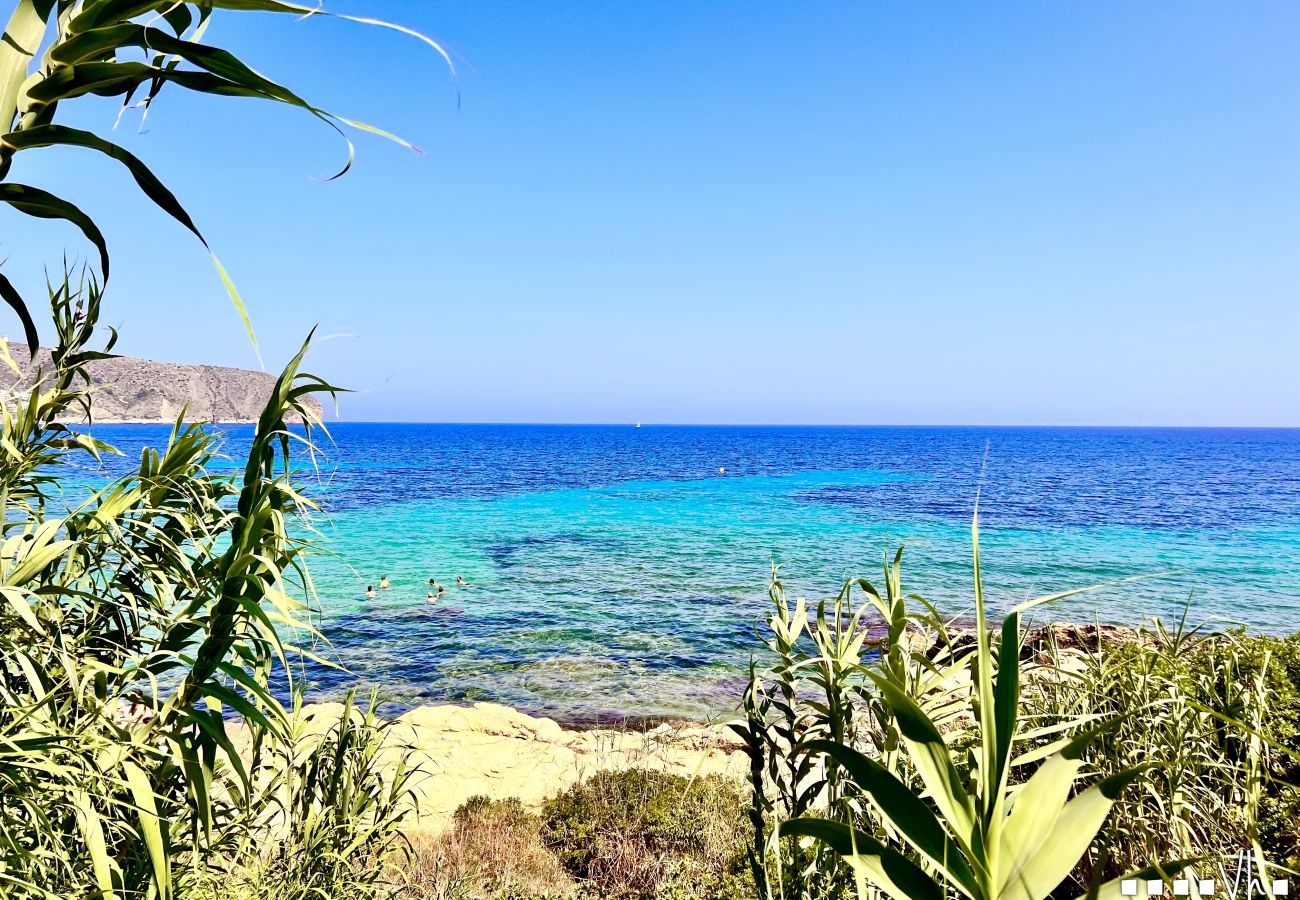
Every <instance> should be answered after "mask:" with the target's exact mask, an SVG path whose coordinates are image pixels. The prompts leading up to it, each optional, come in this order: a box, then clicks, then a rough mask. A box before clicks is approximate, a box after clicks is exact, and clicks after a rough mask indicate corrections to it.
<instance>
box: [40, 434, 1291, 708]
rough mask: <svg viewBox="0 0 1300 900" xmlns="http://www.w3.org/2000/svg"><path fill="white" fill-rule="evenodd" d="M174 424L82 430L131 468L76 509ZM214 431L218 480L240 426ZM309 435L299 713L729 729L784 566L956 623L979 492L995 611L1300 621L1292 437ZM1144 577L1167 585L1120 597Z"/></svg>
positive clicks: (73, 490)
mask: <svg viewBox="0 0 1300 900" xmlns="http://www.w3.org/2000/svg"><path fill="white" fill-rule="evenodd" d="M168 431H169V429H167V428H164V427H158V426H144V425H137V426H127V425H120V426H106V425H97V426H95V428H94V434H95V436H96V437H98V438H100V439H101V440H105V441H108V442H110V443H113V444H115V445H117V446H118V447H119V448H120V449H121V450H122V451H123V452H124V456H123V457H121V458H120V459H111V460H110V461H109V462H108V463H107V464H106V466H105V467H104V468H102V469H86V468H84V467H83V468H81V469H78V470H76V471H75V472H70V473H69V479H68V488H67V491H66V493H67V496H68V498H69V499H70V500H72V499H77V494H78V492H79V491H82V490H84V487H85V485H86V484H97V483H102V482H103V481H104V480H106V479H108V478H111V477H114V476H116V475H119V474H121V473H122V472H123V471H125V470H126V469H127V468H129V467H130V466H132V465H134V464H135V463H136V462H137V461H138V459H139V453H140V450H141V448H142V447H145V446H148V445H151V444H152V445H157V444H160V443H163V442H165V441H166V438H167V434H168ZM224 431H225V435H224V441H225V452H226V453H227V454H228V455H229V457H230V459H229V460H228V461H226V462H225V463H224V464H226V465H230V466H232V467H233V466H235V465H237V463H238V456H239V454H240V453H241V452H242V450H243V448H244V447H246V446H247V442H248V438H249V436H250V434H251V427H248V426H228V427H225V429H224ZM320 444H321V453H320V454H319V455H318V456H317V457H316V458H315V460H312V459H309V458H308V457H307V456H306V455H304V454H301V453H300V454H299V456H298V459H297V462H298V463H299V464H300V465H301V467H302V478H303V481H304V482H305V485H306V489H307V491H308V492H309V493H310V494H311V495H313V496H314V497H315V498H317V499H318V500H319V501H320V502H321V504H322V508H323V511H322V513H321V514H320V515H319V516H317V517H316V519H315V520H314V521H313V523H312V524H313V525H314V527H315V528H316V529H317V530H318V531H319V533H320V536H321V539H322V541H323V546H322V552H321V553H320V554H318V555H316V556H315V557H313V558H312V560H311V562H310V567H311V574H312V578H313V580H314V584H315V588H316V592H317V597H316V598H315V602H316V603H317V605H318V607H319V612H320V623H319V624H320V627H321V629H322V631H323V632H324V634H325V636H326V637H327V638H328V640H329V645H328V646H327V647H325V648H323V649H324V652H325V653H326V654H327V655H329V656H330V658H331V659H332V660H333V661H334V662H335V663H336V666H337V667H322V666H319V665H312V666H310V667H308V669H307V670H306V671H305V672H304V673H303V677H304V679H305V683H306V684H307V686H308V694H309V698H310V699H331V698H337V697H339V696H340V695H341V694H342V693H343V692H344V691H345V690H346V689H347V688H349V687H353V686H359V687H361V688H362V689H369V688H371V687H378V688H379V689H380V691H381V697H382V698H383V699H384V700H385V701H386V702H387V703H388V708H389V709H392V710H401V709H404V708H409V707H412V706H416V705H420V704H424V703H431V702H446V701H451V702H466V701H475V700H488V701H495V702H499V703H505V704H509V705H511V706H514V707H516V708H519V709H523V710H527V711H530V712H534V713H541V714H545V715H548V716H551V717H553V718H556V719H558V720H560V721H562V722H565V723H569V724H591V723H598V722H610V721H618V720H630V719H637V720H640V719H654V718H691V719H696V720H700V719H711V718H717V717H725V716H727V715H728V714H730V713H731V712H732V711H733V710H734V709H735V707H736V703H737V701H738V699H739V696H740V693H741V691H742V689H743V686H744V681H745V672H746V669H747V666H748V665H749V662H750V659H751V658H752V657H753V656H755V655H756V654H757V655H759V657H760V659H761V655H762V643H761V640H760V637H761V632H762V627H763V622H764V619H765V616H766V612H767V609H768V606H769V599H768V587H769V584H770V582H771V579H772V577H773V573H774V572H777V573H779V578H780V580H781V582H782V583H783V584H784V586H785V589H786V591H787V592H788V593H789V595H790V596H792V597H797V596H805V597H807V598H809V599H810V600H818V599H822V598H828V597H833V596H834V595H835V594H836V593H837V592H838V590H839V589H840V587H841V585H842V584H843V583H844V581H845V580H846V579H848V578H858V577H865V578H867V579H868V580H871V581H873V582H875V583H877V584H880V583H881V573H882V566H883V562H884V560H885V559H887V558H892V556H893V554H894V553H895V552H896V551H897V550H898V549H899V548H900V547H901V548H904V549H903V572H904V575H903V586H904V589H905V590H906V591H907V592H909V593H915V594H918V595H920V596H923V597H925V598H926V599H927V600H929V601H931V602H932V603H934V604H936V605H937V606H938V608H939V609H941V610H942V611H943V612H944V613H945V614H950V615H952V616H955V617H961V616H964V615H969V614H970V612H971V608H972V596H973V593H972V587H973V584H972V571H971V526H972V519H973V516H974V514H975V510H976V504H977V501H978V508H979V524H980V546H981V562H982V567H983V576H984V584H985V590H986V593H987V595H988V596H989V598H990V602H991V603H992V604H993V606H994V607H995V608H1002V609H1005V608H1006V607H1008V606H1010V605H1013V604H1015V603H1018V602H1020V601H1023V600H1026V599H1029V598H1031V597H1034V596H1038V595H1042V594H1048V593H1053V592H1057V591H1062V590H1066V589H1069V588H1074V587H1084V586H1090V585H1103V586H1102V587H1100V588H1098V589H1097V590H1095V591H1092V592H1089V593H1086V594H1081V595H1077V596H1074V597H1071V598H1069V599H1067V600H1064V601H1060V602H1059V603H1056V604H1053V605H1050V606H1047V607H1042V608H1040V609H1039V610H1038V612H1037V616H1038V618H1039V619H1040V620H1042V619H1048V618H1051V619H1057V620H1072V621H1093V620H1101V621H1106V622H1118V623H1137V622H1139V621H1142V620H1144V619H1150V618H1152V617H1158V618H1160V619H1161V620H1162V621H1164V622H1165V623H1166V624H1169V625H1173V624H1176V623H1178V622H1180V621H1183V620H1184V619H1185V620H1186V622H1187V623H1188V625H1189V626H1192V625H1199V624H1206V625H1207V627H1214V628H1225V627H1235V626H1238V625H1239V626H1243V627H1246V628H1249V629H1251V630H1255V631H1263V632H1287V631H1293V630H1297V629H1300V429H1200V428H1178V429H1171V428H1002V427H998V428H978V427H960V428H959V427H952V428H931V427H925V428H920V427H854V428H849V427H815V428H814V427H694V426H690V427H687V426H656V425H645V426H644V427H636V426H633V425H630V424H629V425H618V426H595V425H591V426H588V425H452V424H437V425H424V424H420V425H417V424H353V423H339V424H333V425H331V426H330V437H329V438H324V437H323V436H322V437H321V439H320ZM1137 575H1159V577H1155V578H1150V579H1145V580H1140V581H1128V582H1123V583H1119V584H1116V583H1115V582H1120V581H1121V580H1122V579H1126V578H1129V577H1130V576H1137ZM382 576H387V578H388V580H389V581H390V583H391V587H390V588H388V589H386V590H380V589H379V582H380V578H381V577H382ZM457 576H460V578H461V579H463V581H464V582H466V584H465V585H464V586H461V585H458V584H457ZM431 578H432V579H435V580H436V581H437V582H438V583H439V584H441V585H443V586H444V587H445V594H444V595H443V597H442V599H441V600H440V601H439V602H438V603H436V604H428V603H426V594H427V592H428V590H429V588H428V581H429V579H431ZM369 585H373V586H375V588H376V595H375V597H374V598H373V599H367V597H366V588H367V586H369ZM1105 585H1110V586H1105Z"/></svg>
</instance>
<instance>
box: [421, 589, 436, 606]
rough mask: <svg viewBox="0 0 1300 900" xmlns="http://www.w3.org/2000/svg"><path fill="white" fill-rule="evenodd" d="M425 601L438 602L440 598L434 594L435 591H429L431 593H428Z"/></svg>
mask: <svg viewBox="0 0 1300 900" xmlns="http://www.w3.org/2000/svg"><path fill="white" fill-rule="evenodd" d="M424 602H425V603H437V602H438V598H437V597H435V596H433V591H429V593H428V594H426V595H425V597H424Z"/></svg>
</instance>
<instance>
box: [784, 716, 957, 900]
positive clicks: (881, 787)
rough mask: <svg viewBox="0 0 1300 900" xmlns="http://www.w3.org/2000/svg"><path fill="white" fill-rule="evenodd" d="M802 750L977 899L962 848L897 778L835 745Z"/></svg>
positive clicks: (815, 743)
mask: <svg viewBox="0 0 1300 900" xmlns="http://www.w3.org/2000/svg"><path fill="white" fill-rule="evenodd" d="M805 749H807V750H808V751H810V752H813V753H824V754H826V755H827V756H829V757H831V758H832V759H834V760H835V761H836V762H837V763H839V764H840V766H841V767H843V769H844V771H845V772H847V773H848V774H849V777H850V778H852V779H853V782H854V784H856V785H857V786H858V787H859V788H860V789H861V790H862V791H863V792H864V793H865V794H867V796H868V797H870V798H871V801H872V803H874V804H875V806H876V808H877V809H879V810H880V812H881V814H882V815H883V816H884V817H885V818H886V819H887V820H888V821H889V823H890V824H891V825H892V826H893V827H894V828H895V829H897V830H898V832H899V833H900V834H902V835H903V837H904V838H906V839H907V841H908V843H910V844H911V845H912V846H913V847H915V848H916V849H917V850H918V851H920V852H921V853H923V854H925V856H927V857H929V859H930V860H931V861H932V862H933V863H934V864H935V865H937V866H939V867H940V868H941V869H943V870H944V871H945V873H946V874H947V875H948V877H949V878H950V879H951V880H952V882H953V883H955V884H956V885H957V886H958V887H959V888H960V889H961V890H962V891H963V892H964V893H965V894H967V895H968V896H971V897H974V896H977V892H978V886H977V885H976V882H975V876H974V875H973V874H972V872H971V870H970V866H969V865H968V864H967V862H966V857H965V854H964V853H963V852H962V848H961V847H960V846H959V845H958V844H957V842H955V841H953V840H952V838H950V837H949V836H948V834H947V832H945V831H944V829H943V826H942V825H941V824H940V823H939V820H938V819H937V818H935V815H934V812H933V811H931V809H930V807H928V806H926V805H925V802H924V801H923V800H921V798H920V797H918V796H916V794H915V793H914V792H913V791H912V789H911V788H910V787H908V786H907V785H905V784H903V782H901V781H900V780H899V779H898V776H896V775H895V774H894V773H893V772H891V771H889V770H888V769H887V768H885V767H884V766H883V765H881V764H880V763H879V762H877V761H876V760H874V759H871V758H870V757H868V756H865V755H864V754H862V753H859V752H858V751H857V750H854V749H853V748H852V747H848V746H846V745H844V744H838V743H836V742H834V741H810V742H809V743H808V744H806V745H805Z"/></svg>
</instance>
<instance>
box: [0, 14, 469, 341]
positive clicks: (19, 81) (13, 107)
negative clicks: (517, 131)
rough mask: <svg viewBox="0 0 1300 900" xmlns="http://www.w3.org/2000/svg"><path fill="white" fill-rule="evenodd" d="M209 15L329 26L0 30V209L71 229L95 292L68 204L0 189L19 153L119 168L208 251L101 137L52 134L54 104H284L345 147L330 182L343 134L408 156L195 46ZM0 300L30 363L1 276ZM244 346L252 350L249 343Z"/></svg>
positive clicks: (163, 18)
mask: <svg viewBox="0 0 1300 900" xmlns="http://www.w3.org/2000/svg"><path fill="white" fill-rule="evenodd" d="M217 9H219V10H222V11H227V12H255V11H260V12H270V13H280V14H288V15H294V16H301V17H304V18H306V17H313V16H324V15H331V13H328V12H326V11H325V10H324V9H323V8H321V7H319V6H315V5H301V4H297V3H291V2H286V0H203V2H191V3H185V2H176V0H17V4H16V7H15V9H14V11H13V13H12V15H11V17H10V19H9V22H8V25H7V26H6V28H5V31H4V36H3V41H0V202H4V203H8V204H9V205H10V206H12V207H13V208H14V209H16V210H18V211H19V212H21V213H24V214H26V215H29V216H34V217H36V218H42V219H61V220H63V221H66V222H68V223H70V224H72V225H73V226H74V227H76V228H77V229H78V230H79V231H80V232H81V233H82V235H83V236H84V237H85V238H86V240H87V241H89V242H90V243H91V244H92V245H93V246H94V247H95V249H96V250H97V251H98V253H99V258H100V277H101V279H102V281H103V282H107V281H108V276H109V268H110V267H109V256H108V245H107V242H106V241H105V239H104V235H103V233H102V232H101V231H100V229H99V227H98V226H97V225H96V224H95V222H94V221H93V220H92V219H91V218H90V217H89V216H87V215H86V214H85V213H84V212H82V211H81V209H79V208H78V207H77V206H76V205H75V204H74V203H73V202H71V201H69V200H67V199H65V198H62V197H57V196H55V195H54V194H51V193H49V192H48V191H45V190H43V189H41V188H38V187H33V186H30V185H25V184H19V183H16V182H12V181H8V180H7V179H8V176H9V171H10V168H11V166H12V164H13V161H14V157H15V155H16V154H18V153H19V152H22V151H24V150H33V149H38V148H42V147H76V148H80V149H83V150H89V151H93V152H96V153H100V154H103V155H104V156H107V157H108V158H110V159H113V160H115V161H117V162H118V163H120V164H121V165H122V166H123V168H125V169H126V172H127V174H129V175H130V176H131V178H132V179H133V180H134V181H135V183H136V185H137V187H139V189H140V190H141V191H142V192H143V193H144V194H145V196H146V197H148V198H149V200H151V201H152V202H153V203H154V204H155V205H156V206H158V208H159V209H160V210H162V211H163V212H164V213H166V214H167V215H168V216H170V217H171V218H172V219H174V220H175V221H176V222H178V223H179V224H180V225H181V226H183V227H184V228H186V229H188V230H189V231H190V232H192V233H193V234H194V236H195V237H197V238H198V239H199V240H200V241H201V242H202V243H203V245H204V247H207V241H206V240H205V239H204V238H203V235H202V233H201V232H200V231H199V228H198V226H197V225H195V223H194V221H193V219H191V218H190V215H189V213H188V212H187V211H186V210H185V208H184V206H182V205H181V203H180V201H179V200H177V198H176V196H175V195H174V194H173V193H172V192H171V191H170V190H168V188H167V187H166V186H165V185H164V184H163V183H162V182H161V181H160V180H159V179H158V178H157V176H155V175H154V173H153V172H152V171H151V170H150V169H149V167H148V166H147V165H145V163H144V162H143V161H142V160H140V159H139V158H137V157H136V156H135V155H134V154H132V153H130V152H129V151H127V150H126V149H125V148H123V147H121V146H120V145H118V144H115V143H113V141H111V140H110V139H108V138H106V137H104V136H102V135H99V134H95V133H93V132H91V131H85V130H82V129H78V128H71V127H69V126H67V125H61V124H58V123H57V122H55V115H56V113H57V112H58V110H59V108H60V105H61V104H64V103H67V102H68V101H71V100H74V99H76V98H78V97H83V96H86V95H90V94H94V95H98V96H104V97H115V98H119V99H120V100H121V102H122V106H123V109H124V110H125V109H126V108H127V107H129V106H131V105H133V104H134V105H136V106H138V107H139V108H141V109H143V110H145V111H146V112H147V111H148V109H149V106H150V105H151V104H152V102H153V100H154V99H155V98H156V97H157V96H158V93H159V92H160V91H161V90H162V89H163V87H164V86H166V85H172V86H173V87H174V89H184V90H187V91H192V92H195V93H201V94H208V95H211V96H220V97H242V98H251V99H260V100H269V101H272V102H276V103H281V104H285V105H287V106H292V107H296V108H298V109H301V110H303V111H305V112H306V113H307V114H309V115H311V116H314V117H315V118H317V119H319V120H320V121H322V122H324V123H325V124H326V125H328V126H329V127H330V128H332V129H333V130H334V131H336V132H337V133H338V134H339V135H340V136H343V137H344V140H345V142H346V145H347V162H346V163H345V165H344V166H343V167H342V169H341V171H339V172H338V173H336V174H335V175H333V176H331V177H333V178H337V177H339V176H340V175H342V174H343V173H344V172H346V171H347V170H348V168H350V167H351V165H352V159H353V154H354V150H353V146H352V142H351V141H350V140H348V139H347V138H346V136H345V135H344V128H345V127H346V128H350V129H351V128H356V129H361V130H363V131H367V132H370V133H372V134H378V135H380V136H382V137H385V138H388V139H390V140H394V141H397V142H398V143H400V144H403V145H404V146H408V147H409V146H410V145H409V144H406V142H405V141H402V140H401V139H400V138H397V137H395V136H394V135H391V134H389V133H387V132H385V131H383V130H381V129H378V128H375V127H374V126H371V125H367V124H365V123H363V122H357V121H354V120H352V119H348V118H344V117H342V116H337V115H334V114H333V113H330V112H327V111H325V110H323V109H320V108H319V107H317V106H315V105H313V104H312V103H310V102H308V101H307V100H305V99H303V98H302V97H300V96H299V95H298V94H296V93H295V92H293V91H291V90H289V89H288V88H286V87H284V86H283V85H281V84H278V83H276V82H274V81H272V80H270V79H268V78H267V77H265V76H264V75H261V74H260V73H258V72H257V71H255V70H254V69H253V68H251V67H249V66H248V65H247V64H246V63H244V62H243V61H242V60H241V59H239V58H238V57H237V56H235V55H234V54H232V53H231V52H229V51H228V50H225V49H223V48H221V47H217V46H213V45H211V44H207V43H204V41H203V38H204V33H205V32H206V30H207V27H208V25H209V24H210V21H211V16H212V13H213V11H214V10H217ZM340 18H344V19H352V20H354V21H359V22H365V23H367V24H372V25H380V26H383V27H387V28H393V29H395V30H398V31H401V32H404V33H406V34H409V35H413V36H414V37H416V38H418V39H420V40H422V41H424V42H425V43H426V44H428V45H429V46H430V47H432V48H433V49H434V50H435V51H437V52H438V53H439V54H440V55H441V56H442V58H443V59H444V60H446V61H447V64H448V65H449V66H450V64H451V61H450V59H449V58H448V57H447V55H446V53H445V52H443V50H442V48H440V47H439V46H438V45H437V44H436V43H434V42H433V41H431V40H429V39H428V38H425V37H424V36H422V35H419V34H417V33H416V32H413V31H410V30H409V29H405V28H400V27H398V26H393V25H389V24H387V23H383V22H378V21H376V20H373V19H359V18H356V17H352V16H341V17H340ZM42 51H43V52H42ZM212 261H213V264H214V265H215V266H216V269H217V272H218V274H219V275H220V277H221V279H222V282H223V283H224V284H225V285H226V288H227V290H228V292H229V294H230V297H231V299H232V300H233V301H234V303H235V306H236V308H237V309H238V311H239V314H240V316H241V317H242V318H243V320H244V324H245V326H246V327H247V328H248V331H249V336H250V338H251V337H252V326H251V324H250V323H249V319H248V312H247V310H246V309H245V307H244V304H243V301H242V300H241V299H240V297H239V294H238V292H237V291H236V290H235V288H234V285H233V283H232V282H231V281H230V279H229V277H228V276H227V275H226V272H225V269H224V268H222V266H221V263H220V262H218V261H217V258H216V256H213V257H212ZM0 297H3V298H4V300H5V302H6V303H8V304H9V306H10V307H11V308H12V309H13V310H14V311H15V312H16V313H17V314H18V316H19V318H20V319H21V320H22V323H23V328H24V331H25V332H26V337H27V342H28V344H29V346H30V348H31V351H32V353H33V354H35V352H36V347H37V344H38V335H37V331H36V322H35V319H34V318H33V316H32V314H31V312H30V310H29V309H28V306H27V303H26V302H25V301H24V300H23V298H22V296H21V294H20V293H19V291H18V290H17V289H16V288H15V287H14V285H13V284H12V282H10V281H9V279H8V278H7V277H5V276H4V275H3V274H0ZM253 343H254V346H256V339H255V338H254V339H253Z"/></svg>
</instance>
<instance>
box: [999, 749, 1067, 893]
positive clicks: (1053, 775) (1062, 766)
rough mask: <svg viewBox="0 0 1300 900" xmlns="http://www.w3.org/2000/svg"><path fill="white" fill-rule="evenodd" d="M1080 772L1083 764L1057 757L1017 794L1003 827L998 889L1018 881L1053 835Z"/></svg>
mask: <svg viewBox="0 0 1300 900" xmlns="http://www.w3.org/2000/svg"><path fill="white" fill-rule="evenodd" d="M1081 768H1083V760H1081V759H1069V758H1067V757H1065V756H1064V755H1061V754H1056V755H1055V756H1052V757H1050V758H1049V759H1048V760H1047V761H1046V762H1045V763H1043V764H1042V765H1041V766H1040V767H1039V768H1038V771H1037V772H1035V773H1034V774H1033V775H1032V776H1031V777H1030V779H1029V781H1027V782H1026V783H1025V785H1024V786H1023V787H1021V788H1020V790H1019V792H1017V794H1016V798H1015V802H1014V804H1013V805H1012V807H1011V814H1010V815H1009V816H1008V817H1007V820H1006V823H1005V824H1004V825H1003V827H1002V834H1001V839H1000V842H1001V848H1002V849H1001V858H1002V860H1003V861H1004V866H1005V868H1004V870H1003V875H1002V878H1001V882H1002V883H1001V885H999V887H1005V886H1006V884H1007V883H1008V882H1010V881H1012V880H1014V879H1016V878H1018V877H1019V873H1020V870H1021V869H1023V868H1024V867H1025V865H1027V864H1028V862H1029V860H1030V859H1031V858H1033V857H1034V855H1035V854H1037V853H1038V852H1039V849H1040V848H1041V847H1042V846H1043V843H1044V841H1046V840H1047V838H1048V836H1049V835H1050V834H1052V830H1053V827H1054V826H1055V824H1056V820H1057V819H1058V818H1059V817H1060V816H1061V813H1062V811H1063V809H1064V807H1065V804H1066V800H1067V799H1068V798H1069V796H1070V791H1071V789H1073V787H1074V782H1075V779H1076V778H1077V777H1078V774H1079V770H1080V769H1081Z"/></svg>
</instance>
